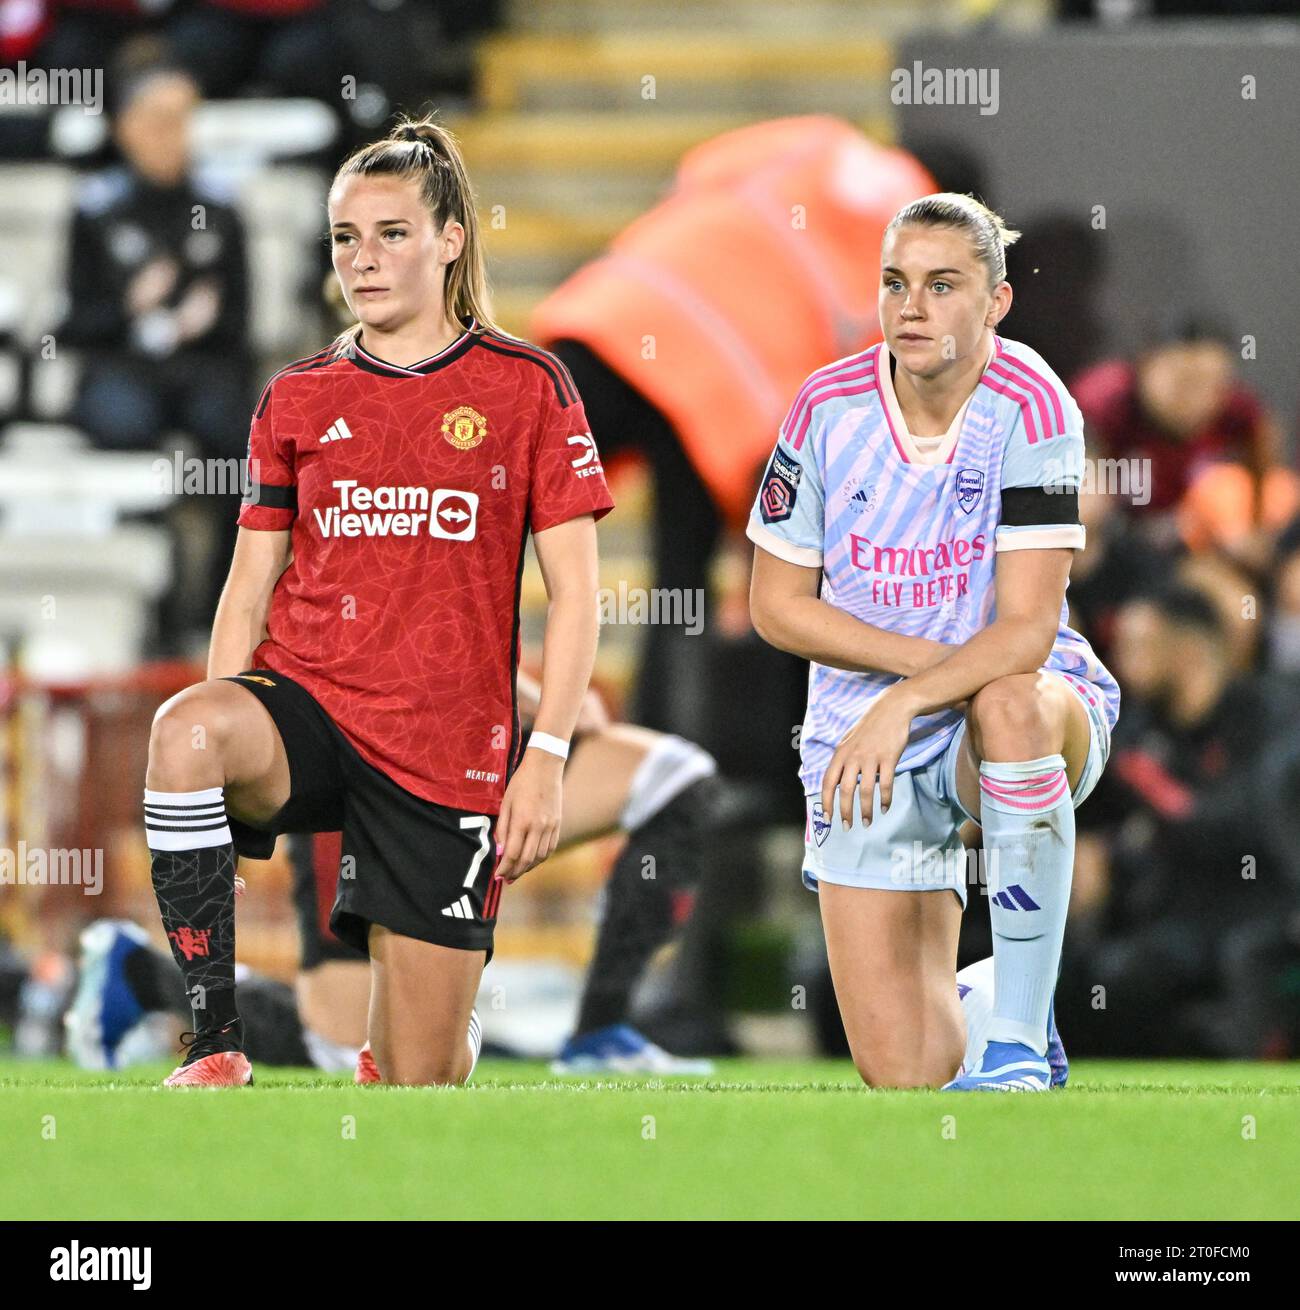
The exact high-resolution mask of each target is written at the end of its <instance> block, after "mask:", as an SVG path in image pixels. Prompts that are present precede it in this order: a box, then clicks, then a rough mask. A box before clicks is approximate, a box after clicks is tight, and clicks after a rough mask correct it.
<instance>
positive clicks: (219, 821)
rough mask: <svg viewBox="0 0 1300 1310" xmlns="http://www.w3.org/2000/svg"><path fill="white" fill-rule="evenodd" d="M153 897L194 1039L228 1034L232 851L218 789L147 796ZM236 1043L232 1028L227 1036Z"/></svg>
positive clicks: (231, 1017) (231, 1016)
mask: <svg viewBox="0 0 1300 1310" xmlns="http://www.w3.org/2000/svg"><path fill="white" fill-rule="evenodd" d="M144 816H145V833H146V835H147V837H148V840H149V856H150V864H151V866H152V872H153V889H154V895H155V896H157V898H158V909H159V911H160V913H161V914H162V922H163V929H164V931H165V932H166V933H167V941H168V943H169V944H170V945H171V950H172V958H173V959H174V960H175V961H176V965H177V967H178V968H179V969H180V971H181V973H182V975H183V976H184V978H185V993H186V995H187V996H188V998H189V1002H190V1008H191V1010H192V1012H193V1016H194V1031H195V1032H199V1033H201V1032H205V1031H208V1032H210V1031H212V1030H214V1029H219V1028H226V1027H227V1026H228V1025H230V1024H231V1023H232V1022H234V1021H235V1020H237V1019H238V1017H239V1014H238V1011H237V1010H236V1008H235V847H234V843H233V841H232V840H231V836H230V827H229V825H228V824H227V822H226V806H225V801H224V799H223V796H222V789H221V788H220V787H208V788H205V789H204V790H202V791H191V792H163V791H152V790H148V789H146V791H145V794H144ZM232 1040H233V1041H237V1040H238V1032H237V1028H236V1030H235V1033H234V1035H233V1036H232Z"/></svg>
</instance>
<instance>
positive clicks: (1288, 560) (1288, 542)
mask: <svg viewBox="0 0 1300 1310" xmlns="http://www.w3.org/2000/svg"><path fill="white" fill-rule="evenodd" d="M1271 572H1272V582H1273V605H1272V609H1271V611H1270V613H1269V625H1268V659H1267V666H1268V669H1269V671H1270V672H1272V673H1277V674H1281V675H1282V676H1284V677H1288V678H1294V679H1296V680H1297V682H1300V518H1296V519H1293V520H1292V521H1291V524H1290V525H1289V526H1288V527H1287V529H1286V531H1285V532H1283V533H1282V535H1281V536H1280V537H1279V538H1278V541H1277V553H1276V555H1275V556H1274V560H1273V568H1272V570H1271Z"/></svg>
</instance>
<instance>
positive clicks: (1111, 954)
mask: <svg viewBox="0 0 1300 1310" xmlns="http://www.w3.org/2000/svg"><path fill="white" fill-rule="evenodd" d="M1113 657H1114V660H1115V664H1114V666H1113V667H1115V670H1116V676H1117V678H1118V679H1119V680H1120V684H1121V686H1122V687H1123V689H1124V697H1125V713H1124V717H1123V719H1122V720H1121V722H1120V725H1119V726H1118V727H1117V729H1116V732H1115V738H1114V742H1113V745H1112V754H1111V763H1110V768H1109V769H1108V770H1107V773H1106V781H1105V784H1104V785H1099V786H1098V788H1097V790H1096V792H1095V793H1094V796H1093V804H1092V805H1091V806H1090V807H1089V813H1088V815H1087V817H1086V818H1085V819H1083V820H1082V823H1083V824H1084V825H1085V826H1086V829H1087V830H1088V832H1089V833H1090V835H1091V836H1093V837H1096V836H1098V835H1104V836H1105V838H1106V843H1105V845H1106V853H1105V854H1104V855H1103V856H1102V857H1101V858H1093V857H1095V856H1096V853H1097V851H1096V845H1095V844H1094V845H1092V846H1090V848H1089V849H1090V855H1089V858H1088V859H1086V860H1081V861H1080V864H1079V867H1078V868H1077V869H1076V875H1075V883H1076V885H1075V895H1074V896H1073V897H1072V902H1071V916H1072V921H1071V933H1070V937H1069V946H1068V947H1067V953H1066V958H1065V961H1064V963H1063V967H1062V975H1061V980H1060V983H1059V984H1058V986H1057V992H1056V1005H1057V1014H1058V1021H1059V1022H1060V1023H1061V1024H1062V1026H1064V1025H1065V1024H1067V1023H1068V1024H1069V1032H1070V1035H1071V1041H1072V1042H1073V1044H1074V1047H1075V1049H1078V1050H1080V1051H1085V1050H1086V1052H1087V1053H1089V1054H1093V1055H1103V1054H1104V1055H1113V1056H1131V1057H1136V1056H1206V1057H1208V1056H1227V1055H1235V1056H1243V1057H1249V1056H1255V1055H1263V1054H1268V1053H1272V1051H1274V1050H1276V1049H1277V1046H1278V1041H1279V1035H1278V1034H1279V1028H1280V1027H1286V1026H1287V1024H1288V1022H1289V1021H1288V1018H1287V1016H1286V1014H1285V1013H1284V1006H1283V1003H1282V999H1281V997H1280V995H1273V994H1271V993H1270V992H1269V990H1268V987H1267V985H1265V984H1264V983H1263V981H1262V980H1261V979H1255V983H1257V984H1259V985H1258V986H1257V988H1256V994H1255V997H1254V999H1253V1000H1250V1001H1245V1000H1243V999H1241V989H1240V987H1239V986H1238V985H1237V982H1239V981H1240V978H1241V977H1242V976H1243V971H1242V965H1241V959H1242V955H1243V952H1245V954H1246V955H1247V956H1250V957H1251V958H1254V953H1255V951H1256V946H1257V945H1258V944H1259V943H1261V942H1265V941H1266V942H1267V944H1268V946H1269V949H1270V950H1271V949H1273V948H1274V947H1277V946H1279V945H1281V946H1285V945H1286V942H1287V941H1288V940H1289V936H1290V934H1292V933H1293V932H1294V930H1295V928H1296V927H1300V915H1298V911H1300V887H1298V886H1297V882H1296V875H1295V871H1294V868H1293V866H1294V862H1295V846H1294V838H1295V835H1296V834H1295V832H1293V831H1292V829H1293V828H1294V826H1295V825H1294V820H1293V818H1292V817H1290V816H1293V815H1294V814H1295V813H1296V812H1297V811H1298V810H1300V755H1298V754H1297V751H1296V742H1295V724H1296V723H1297V722H1300V698H1297V695H1296V689H1295V688H1294V687H1288V686H1286V685H1285V684H1280V685H1275V684H1274V683H1272V682H1270V681H1268V680H1266V679H1262V678H1260V677H1259V676H1257V675H1254V674H1248V675H1245V676H1234V675H1233V672H1232V667H1231V660H1230V651H1229V643H1228V639H1227V635H1226V633H1225V630H1224V626H1223V621H1222V618H1221V616H1220V614H1219V613H1218V611H1217V609H1216V607H1215V605H1214V603H1213V602H1212V601H1211V600H1210V599H1209V598H1207V597H1206V596H1204V595H1203V594H1202V593H1200V592H1199V591H1197V590H1195V589H1193V588H1190V587H1186V586H1181V585H1180V586H1174V587H1171V588H1170V589H1168V590H1166V591H1163V592H1160V593H1156V594H1153V595H1150V596H1147V597H1139V598H1136V599H1134V600H1132V601H1130V602H1129V603H1128V604H1126V605H1125V606H1123V607H1122V609H1121V611H1120V614H1119V616H1118V620H1117V623H1116V631H1115V642H1114V646H1113ZM1297 941H1298V942H1300V939H1297ZM1298 949H1300V947H1298ZM1297 958H1300V955H1298V956H1297ZM1245 974H1246V976H1249V974H1250V970H1249V969H1247V970H1245ZM1271 976H1272V977H1273V978H1274V980H1275V981H1276V980H1277V979H1278V978H1280V977H1281V974H1280V972H1279V973H1274V974H1272V975H1271ZM1234 979H1236V980H1237V982H1234ZM1270 998H1271V999H1270ZM1067 1015H1068V1018H1067ZM1286 1040H1287V1041H1289V1040H1290V1038H1287V1039H1286Z"/></svg>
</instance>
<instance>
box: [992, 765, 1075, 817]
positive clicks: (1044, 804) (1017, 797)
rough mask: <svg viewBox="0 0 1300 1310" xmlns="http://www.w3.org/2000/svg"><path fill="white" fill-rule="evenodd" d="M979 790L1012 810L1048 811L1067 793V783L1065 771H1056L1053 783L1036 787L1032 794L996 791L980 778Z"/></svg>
mask: <svg viewBox="0 0 1300 1310" xmlns="http://www.w3.org/2000/svg"><path fill="white" fill-rule="evenodd" d="M980 790H981V791H984V792H987V793H988V795H989V796H990V797H991V798H992V799H993V800H995V801H998V802H1000V803H1001V804H1003V805H1010V806H1011V807H1012V808H1013V809H1017V810H1050V809H1051V808H1052V806H1053V805H1055V804H1057V802H1059V801H1060V799H1061V797H1062V796H1064V795H1065V794H1066V793H1067V792H1068V791H1069V783H1068V781H1067V780H1066V777H1065V770H1064V769H1058V770H1057V778H1056V781H1055V782H1053V783H1050V784H1049V785H1048V786H1047V787H1036V788H1034V790H1033V792H1016V791H1005V792H1003V791H997V790H995V789H994V788H992V787H990V786H988V784H987V783H986V782H985V781H984V780H983V779H982V778H981V779H980ZM1043 793H1046V794H1045V795H1044V794H1043Z"/></svg>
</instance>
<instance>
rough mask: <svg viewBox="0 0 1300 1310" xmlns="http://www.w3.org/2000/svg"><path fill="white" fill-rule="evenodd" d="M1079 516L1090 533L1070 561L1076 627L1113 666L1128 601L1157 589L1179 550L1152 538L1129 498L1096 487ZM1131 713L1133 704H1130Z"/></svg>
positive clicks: (1086, 495)
mask: <svg viewBox="0 0 1300 1310" xmlns="http://www.w3.org/2000/svg"><path fill="white" fill-rule="evenodd" d="M1079 519H1080V522H1082V524H1083V526H1084V528H1085V530H1086V537H1087V544H1086V545H1085V546H1084V548H1083V549H1082V550H1078V551H1075V553H1074V562H1073V563H1072V564H1071V566H1070V586H1069V588H1068V590H1067V591H1066V593H1065V598H1066V600H1068V601H1069V602H1070V616H1071V617H1070V626H1071V627H1073V628H1074V629H1075V631H1077V632H1081V633H1082V634H1083V635H1084V636H1085V637H1087V638H1088V640H1089V642H1091V643H1092V648H1093V650H1095V651H1096V652H1097V656H1098V658H1099V659H1100V660H1101V661H1102V663H1103V664H1105V665H1106V666H1107V668H1109V667H1110V665H1111V660H1112V657H1111V650H1112V642H1113V640H1114V634H1115V619H1116V615H1117V614H1118V612H1119V609H1120V607H1121V606H1122V605H1124V604H1125V602H1127V601H1128V600H1130V599H1131V598H1132V597H1133V596H1135V595H1137V594H1138V593H1139V592H1143V591H1151V590H1152V589H1153V588H1155V587H1158V586H1160V585H1161V584H1162V583H1164V582H1165V581H1166V580H1167V579H1168V577H1169V576H1170V574H1171V572H1172V570H1173V567H1174V561H1175V552H1174V550H1173V549H1161V548H1160V547H1158V546H1153V545H1152V544H1151V543H1149V542H1148V541H1146V540H1145V539H1144V538H1143V536H1142V534H1141V533H1140V532H1139V530H1138V528H1137V525H1136V524H1135V522H1134V520H1133V516H1132V515H1130V514H1127V513H1125V512H1124V504H1123V497H1121V496H1119V495H1115V494H1112V493H1110V492H1108V491H1102V490H1097V489H1093V490H1090V491H1085V492H1084V493H1083V494H1082V495H1080V497H1079ZM1125 710H1126V712H1127V704H1126V706H1125Z"/></svg>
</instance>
